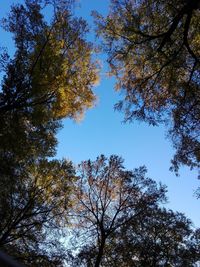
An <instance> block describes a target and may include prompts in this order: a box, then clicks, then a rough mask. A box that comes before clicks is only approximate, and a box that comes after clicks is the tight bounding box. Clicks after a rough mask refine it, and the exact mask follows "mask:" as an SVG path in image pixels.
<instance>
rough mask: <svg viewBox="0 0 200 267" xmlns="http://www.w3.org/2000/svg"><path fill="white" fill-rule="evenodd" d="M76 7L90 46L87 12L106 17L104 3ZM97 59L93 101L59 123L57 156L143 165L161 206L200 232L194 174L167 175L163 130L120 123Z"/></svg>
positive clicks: (87, 0) (89, 1) (110, 84)
mask: <svg viewBox="0 0 200 267" xmlns="http://www.w3.org/2000/svg"><path fill="white" fill-rule="evenodd" d="M2 2H4V4H3V5H2V6H1V14H2V15H1V16H3V15H4V14H6V12H8V10H9V6H10V4H11V3H13V1H11V0H3V1H2ZM14 2H19V1H14ZM20 2H22V1H20ZM80 3H81V5H80V6H79V5H77V9H76V13H77V15H81V16H82V17H83V18H85V19H86V20H87V21H88V23H89V25H90V29H91V33H90V34H89V35H88V38H89V39H90V40H92V41H94V40H95V38H94V32H93V28H94V25H93V19H92V18H91V16H90V14H91V11H92V10H97V11H99V12H100V13H103V14H106V13H107V12H108V3H109V1H108V0H101V1H99V0H82V1H80ZM0 34H1V37H2V38H1V40H0V46H8V48H9V51H10V52H12V51H13V44H12V42H11V38H10V36H9V35H8V34H7V33H5V32H3V31H2V30H0ZM100 58H101V60H102V66H103V69H102V70H101V81H100V84H99V86H98V87H96V88H94V91H95V93H96V94H97V97H98V101H97V103H96V106H95V107H94V108H93V109H90V110H88V111H87V112H86V114H85V117H84V119H83V120H82V121H81V122H79V123H75V122H74V121H71V120H69V119H66V120H64V121H63V124H64V127H63V129H62V130H61V131H60V132H59V133H58V142H59V144H58V150H57V157H58V158H63V157H64V158H67V159H70V160H72V161H73V162H74V163H75V164H77V163H79V162H80V161H82V160H86V159H89V158H90V159H95V158H96V157H97V156H98V155H99V154H105V155H106V156H109V155H111V154H117V155H120V156H122V157H123V158H124V160H125V167H127V168H128V169H133V168H135V167H138V166H141V165H146V166H147V168H148V176H149V177H151V178H153V179H155V180H156V181H161V182H162V183H164V184H166V185H167V186H168V194H167V195H168V199H169V203H168V204H167V206H168V207H169V208H171V209H173V210H177V211H180V212H184V213H185V215H187V216H188V217H189V218H191V219H192V221H193V222H194V224H195V226H198V227H200V213H199V205H200V200H197V199H196V198H195V196H194V191H195V189H196V188H197V187H198V186H199V181H198V180H197V178H196V177H197V173H196V172H195V171H190V170H189V169H188V168H186V167H183V168H181V170H180V176H179V177H176V176H175V174H174V173H172V172H170V171H169V167H170V160H171V158H172V156H173V153H174V151H173V149H172V145H171V143H170V141H169V140H167V139H166V138H165V135H166V129H165V128H164V127H163V126H161V127H150V126H148V125H147V124H145V123H138V122H135V123H133V124H124V123H122V121H123V114H121V113H119V112H117V111H114V108H113V106H114V104H115V103H116V102H117V100H119V99H120V98H121V96H120V94H118V93H116V92H115V91H114V83H115V80H114V78H112V79H111V78H108V77H107V75H106V73H105V72H106V69H107V65H106V62H105V55H101V56H100Z"/></svg>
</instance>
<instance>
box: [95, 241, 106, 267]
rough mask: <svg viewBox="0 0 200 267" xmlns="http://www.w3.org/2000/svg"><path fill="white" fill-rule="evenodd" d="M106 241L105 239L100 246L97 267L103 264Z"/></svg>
mask: <svg viewBox="0 0 200 267" xmlns="http://www.w3.org/2000/svg"><path fill="white" fill-rule="evenodd" d="M105 241H106V240H105V238H103V239H102V240H101V244H100V246H99V251H98V254H97V258H96V261H95V267H99V266H100V263H101V260H102V257H103V251H104V246H105Z"/></svg>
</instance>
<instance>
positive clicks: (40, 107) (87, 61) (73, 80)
mask: <svg viewBox="0 0 200 267" xmlns="http://www.w3.org/2000/svg"><path fill="white" fill-rule="evenodd" d="M46 2H48V3H51V2H53V3H55V4H54V10H55V11H54V14H53V18H52V22H51V23H50V24H48V23H47V22H46V21H45V18H44V17H43V15H42V7H41V5H42V4H45V3H46ZM65 2H66V3H67V2H69V1H40V0H37V1H34V0H26V1H25V4H24V5H14V6H12V9H11V12H10V15H9V16H8V18H7V19H5V20H4V22H3V26H4V28H5V29H6V30H7V31H9V32H11V33H12V34H13V39H14V41H15V47H16V51H15V55H14V57H13V59H10V58H9V57H8V55H7V57H6V56H5V55H4V57H3V59H4V60H3V63H2V68H3V71H4V78H3V80H2V86H1V91H0V115H1V116H0V136H1V146H0V156H1V157H0V158H1V159H3V160H4V162H3V163H2V164H1V165H0V170H1V172H3V171H4V170H5V169H7V167H8V166H12V168H14V166H15V165H17V166H18V165H19V164H20V162H21V164H22V162H28V161H29V162H30V161H31V160H33V158H34V159H35V158H38V157H40V158H41V157H46V156H47V157H49V156H53V155H54V154H55V145H56V143H57V142H56V137H55V134H56V132H57V130H58V129H59V127H60V126H61V119H62V118H64V117H69V118H77V117H78V116H81V114H82V113H83V112H84V111H85V109H87V108H89V107H91V106H92V105H93V102H94V100H95V96H94V94H93V92H92V90H91V89H92V86H93V85H94V84H95V82H96V81H97V79H98V77H97V76H98V75H97V65H96V63H95V62H94V61H93V60H92V56H91V54H92V51H93V47H92V45H91V44H90V43H87V42H86V41H85V39H84V35H85V33H86V32H87V25H86V23H85V22H84V21H83V20H82V19H76V18H73V17H72V14H71V13H72V12H71V11H70V9H69V8H68V7H66V8H65V5H63V4H64V3H65ZM6 59H7V61H6ZM5 166H6V168H5ZM10 172H11V170H10ZM12 175H13V176H15V175H14V174H12Z"/></svg>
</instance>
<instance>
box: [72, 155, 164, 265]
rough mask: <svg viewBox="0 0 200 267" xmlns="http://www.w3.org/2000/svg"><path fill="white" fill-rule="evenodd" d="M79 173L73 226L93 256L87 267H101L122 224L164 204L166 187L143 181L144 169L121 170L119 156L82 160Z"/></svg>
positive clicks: (147, 179)
mask: <svg viewBox="0 0 200 267" xmlns="http://www.w3.org/2000/svg"><path fill="white" fill-rule="evenodd" d="M78 173H79V178H78V179H77V181H76V183H75V188H76V189H75V190H76V191H75V196H74V203H75V205H74V208H73V209H72V210H73V212H72V214H71V216H73V218H74V220H73V221H72V223H73V225H74V227H75V228H76V229H77V230H78V232H79V237H80V236H82V237H83V242H84V245H87V244H89V245H90V246H89V248H90V249H91V248H92V250H91V251H93V253H94V255H95V257H94V258H93V259H92V258H91V257H90V254H89V255H88V259H89V260H90V261H92V260H94V261H93V262H92V264H90V262H87V266H95V267H98V266H102V265H101V262H102V261H103V257H104V253H105V251H107V246H108V245H109V239H110V238H112V236H113V235H114V234H115V232H117V231H119V229H120V228H121V227H123V225H126V224H127V223H128V222H134V221H135V220H137V218H138V217H139V216H142V214H144V213H145V212H147V211H148V210H149V209H150V208H151V209H153V208H156V207H157V205H158V203H159V202H161V201H164V200H165V187H163V186H161V185H160V186H159V187H157V186H156V183H155V182H154V181H153V180H151V179H150V178H146V177H145V173H146V168H145V167H140V168H138V169H135V170H133V171H126V170H124V167H123V160H122V159H121V158H120V157H118V156H111V157H110V158H109V159H107V158H106V157H105V156H103V155H102V156H100V157H98V158H97V159H96V161H94V162H91V161H90V160H89V161H84V162H82V163H81V164H80V166H79V172H78ZM78 243H79V244H80V243H81V239H80V238H79V239H78ZM84 260H85V259H84ZM86 260H87V259H86ZM76 264H77V262H75V265H76ZM76 266H77V265H76ZM79 266H80V265H79ZM103 266H104V265H103Z"/></svg>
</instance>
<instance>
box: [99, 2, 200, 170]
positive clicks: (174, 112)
mask: <svg viewBox="0 0 200 267" xmlns="http://www.w3.org/2000/svg"><path fill="white" fill-rule="evenodd" d="M95 17H96V22H97V26H98V30H97V31H98V34H100V35H101V36H102V37H103V38H104V45H105V50H106V52H107V53H108V62H109V64H110V74H111V75H115V76H116V78H117V80H118V82H117V85H116V89H117V90H121V91H122V92H123V94H124V99H123V100H122V101H120V102H119V103H118V104H116V108H117V109H119V110H123V111H124V112H125V120H126V121H132V120H133V119H135V118H136V119H139V120H143V121H147V122H148V123H150V124H153V125H157V124H158V123H161V122H166V123H167V124H170V125H171V126H170V129H169V136H170V137H171V138H172V140H173V144H174V147H175V149H176V154H175V156H174V159H173V160H172V163H173V169H174V170H175V171H178V168H179V166H180V164H185V165H188V166H190V167H191V168H194V167H197V168H198V167H199V166H200V165H199V162H200V140H199V131H200V124H199V121H200V115H199V114H200V95H199V92H200V88H199V86H200V82H199V77H200V52H199V51H200V34H199V27H200V19H199V18H200V2H199V0H194V1H176V3H174V1H162V0H161V1H156V0H148V1H146V0H145V1H134V0H112V1H111V8H110V12H109V14H108V15H107V17H103V16H101V15H99V14H98V13H95Z"/></svg>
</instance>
